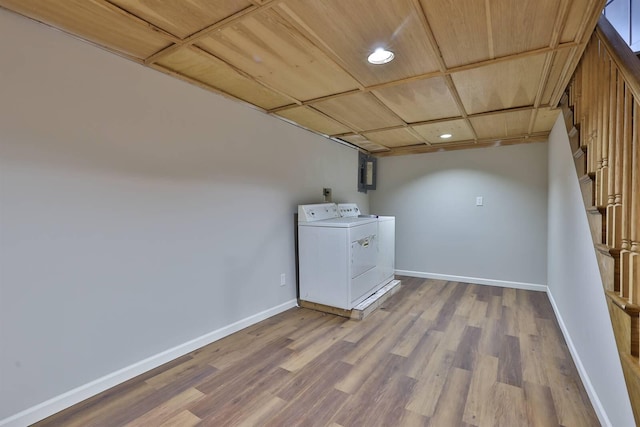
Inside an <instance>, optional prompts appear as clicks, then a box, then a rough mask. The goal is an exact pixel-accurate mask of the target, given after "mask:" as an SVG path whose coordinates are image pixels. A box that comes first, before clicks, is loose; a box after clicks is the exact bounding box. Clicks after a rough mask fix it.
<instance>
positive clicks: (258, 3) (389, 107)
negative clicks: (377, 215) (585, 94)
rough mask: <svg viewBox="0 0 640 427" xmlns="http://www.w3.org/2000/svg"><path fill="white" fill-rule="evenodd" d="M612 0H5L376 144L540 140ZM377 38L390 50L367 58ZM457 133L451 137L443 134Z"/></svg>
mask: <svg viewBox="0 0 640 427" xmlns="http://www.w3.org/2000/svg"><path fill="white" fill-rule="evenodd" d="M604 3H605V0H518V1H514V0H455V1H451V0H393V1H389V0H348V1H345V0H322V1H318V0H182V1H163V0H47V1H44V0H0V7H3V8H6V9H8V10H11V11H14V12H17V13H19V14H22V15H25V16H27V17H29V18H32V19H35V20H37V21H40V22H43V23H45V24H47V25H51V26H53V27H56V28H59V29H61V30H63V31H66V32H68V33H71V34H73V35H76V36H78V37H80V38H83V39H85V40H87V41H90V42H91V43H93V44H96V45H99V46H101V47H103V48H106V49H107V50H110V51H111V52H114V53H116V54H118V55H121V56H123V57H126V58H129V59H131V60H133V61H136V62H138V63H143V64H145V65H147V66H149V67H152V68H154V69H157V70H159V71H162V72H164V73H166V74H169V75H171V76H173V77H177V78H179V79H183V80H185V81H188V82H190V83H192V84H195V85H197V86H199V87H202V88H205V89H208V90H210V91H212V92H216V93H220V94H222V95H224V96H228V97H230V98H231V99H235V100H239V101H242V102H245V103H248V104H250V105H252V106H254V107H257V108H258V109H260V110H262V111H265V112H267V113H269V114H272V115H273V116H274V117H279V118H281V119H283V120H286V121H288V122H292V123H294V124H297V125H299V126H302V127H304V128H306V129H309V130H311V131H314V132H317V133H319V134H322V135H327V136H330V137H333V139H338V138H339V139H340V140H342V141H345V142H348V143H350V144H353V145H355V146H357V147H360V148H361V149H362V150H365V151H368V152H371V153H376V155H401V154H413V153H422V152H434V151H441V150H453V149H463V148H477V147H491V146H495V145H508V144H515V143H525V142H532V141H539V140H543V139H544V138H546V136H547V135H548V132H549V130H550V129H551V127H552V126H553V124H554V121H555V117H557V111H556V110H553V109H551V108H549V107H555V105H556V104H557V102H558V100H559V99H560V96H561V95H562V92H563V91H564V87H565V86H566V84H567V82H568V79H569V78H570V76H571V75H572V73H573V71H574V69H575V67H576V64H577V61H578V60H579V58H580V56H581V54H582V52H583V51H584V47H585V44H586V42H587V40H588V36H589V35H590V34H591V32H592V31H593V29H594V28H595V24H596V21H597V18H598V16H599V14H600V12H601V10H602V7H603V6H604ZM377 47H385V48H387V49H389V50H391V51H393V52H394V54H395V59H394V60H393V61H392V62H390V63H388V64H385V65H373V64H370V63H368V62H367V60H366V58H367V56H368V55H369V54H370V53H371V52H372V51H373V50H374V49H375V48H377ZM444 133H451V134H452V135H453V136H452V138H450V139H447V140H445V139H441V138H440V135H441V134H444Z"/></svg>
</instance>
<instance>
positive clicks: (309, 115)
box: [277, 107, 351, 135]
mask: <svg viewBox="0 0 640 427" xmlns="http://www.w3.org/2000/svg"><path fill="white" fill-rule="evenodd" d="M277 115H278V116H281V117H284V118H285V119H287V120H290V121H292V122H294V123H298V124H299V125H301V126H303V127H305V128H307V129H314V130H316V131H317V132H320V133H322V134H324V135H340V134H344V133H348V132H351V129H349V128H348V127H346V126H344V125H343V124H341V123H339V122H337V121H335V120H333V119H331V118H329V117H327V116H326V115H325V114H323V113H320V112H318V111H316V110H314V109H313V108H310V107H296V108H291V109H289V110H284V111H281V112H280V113H277Z"/></svg>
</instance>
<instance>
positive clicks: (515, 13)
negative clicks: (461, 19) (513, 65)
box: [488, 0, 560, 57]
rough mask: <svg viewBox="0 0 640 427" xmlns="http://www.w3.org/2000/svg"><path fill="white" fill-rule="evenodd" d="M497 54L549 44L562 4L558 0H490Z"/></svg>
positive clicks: (494, 45) (492, 32)
mask: <svg viewBox="0 0 640 427" xmlns="http://www.w3.org/2000/svg"><path fill="white" fill-rule="evenodd" d="M488 4H489V11H488V15H489V16H490V22H491V28H492V30H491V34H492V40H491V42H492V44H493V49H494V52H495V56H496V57H501V56H506V55H510V54H513V53H517V52H526V51H529V50H533V49H537V48H541V47H545V46H549V45H550V43H551V37H552V35H553V29H554V24H555V22H556V16H557V15H558V10H559V6H560V1H558V0H518V1H513V0H489V1H488Z"/></svg>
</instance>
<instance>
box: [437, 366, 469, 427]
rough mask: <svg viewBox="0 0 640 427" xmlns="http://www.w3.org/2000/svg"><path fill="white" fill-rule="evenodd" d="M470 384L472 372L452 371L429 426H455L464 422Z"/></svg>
mask: <svg viewBox="0 0 640 427" xmlns="http://www.w3.org/2000/svg"><path fill="white" fill-rule="evenodd" d="M470 382H471V372H469V371H467V370H465V369H458V368H452V369H451V371H450V372H449V375H448V377H447V382H446V383H445V386H444V389H443V390H442V394H441V395H440V398H439V399H438V405H437V406H436V411H435V414H434V415H433V417H432V418H431V420H430V423H429V426H433V427H439V426H455V425H459V424H460V423H461V422H462V415H463V414H464V407H465V405H466V401H467V394H468V392H469V384H470Z"/></svg>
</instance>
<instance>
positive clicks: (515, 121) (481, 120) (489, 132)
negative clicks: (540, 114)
mask: <svg viewBox="0 0 640 427" xmlns="http://www.w3.org/2000/svg"><path fill="white" fill-rule="evenodd" d="M533 111H534V110H523V111H514V112H508V113H502V114H494V115H492V116H483V117H475V118H473V117H472V118H471V119H470V120H471V124H472V125H473V127H474V129H475V130H476V132H477V134H478V138H479V139H487V138H507V137H512V136H517V135H524V134H526V133H527V132H528V130H529V120H530V119H531V115H532V113H533Z"/></svg>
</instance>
